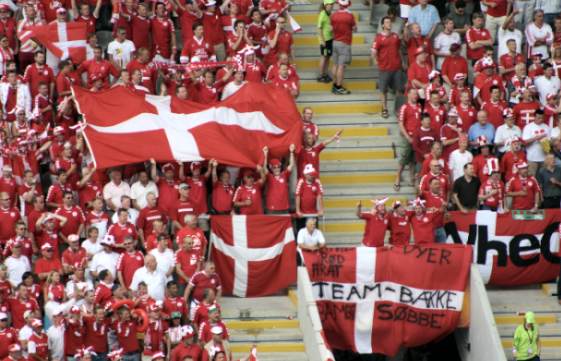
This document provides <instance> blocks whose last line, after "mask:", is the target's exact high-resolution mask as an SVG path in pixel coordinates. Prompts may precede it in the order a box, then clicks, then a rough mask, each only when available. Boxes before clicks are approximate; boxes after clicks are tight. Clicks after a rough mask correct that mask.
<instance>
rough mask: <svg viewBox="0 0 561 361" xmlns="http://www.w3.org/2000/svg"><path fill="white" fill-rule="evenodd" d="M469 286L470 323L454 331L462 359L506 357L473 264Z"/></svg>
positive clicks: (502, 360) (497, 360)
mask: <svg viewBox="0 0 561 361" xmlns="http://www.w3.org/2000/svg"><path fill="white" fill-rule="evenodd" d="M469 287H470V292H469V307H470V317H469V322H470V327H469V329H467V328H465V329H458V330H456V333H455V336H456V342H457V344H458V351H459V353H460V356H461V358H462V361H481V360H493V361H507V358H506V355H505V353H504V350H503V346H502V344H501V337H500V335H499V331H498V329H497V325H496V324H495V318H494V316H493V311H492V309H491V304H490V303H489V298H488V297H487V291H486V289H485V284H484V283H483V280H482V279H481V275H480V274H479V270H478V269H477V265H474V264H472V265H471V272H470V282H469Z"/></svg>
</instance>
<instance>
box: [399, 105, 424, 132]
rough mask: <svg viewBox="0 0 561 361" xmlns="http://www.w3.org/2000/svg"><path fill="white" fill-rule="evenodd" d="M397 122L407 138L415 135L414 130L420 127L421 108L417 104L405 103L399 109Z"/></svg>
mask: <svg viewBox="0 0 561 361" xmlns="http://www.w3.org/2000/svg"><path fill="white" fill-rule="evenodd" d="M399 121H400V122H401V123H403V127H404V128H405V130H406V131H407V134H409V136H411V137H412V136H413V134H415V131H416V129H418V127H420V125H421V106H420V105H419V104H417V103H415V104H410V103H405V104H403V105H402V106H401V108H400V109H399Z"/></svg>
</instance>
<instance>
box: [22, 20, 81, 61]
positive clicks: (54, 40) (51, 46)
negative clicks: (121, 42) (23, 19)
mask: <svg viewBox="0 0 561 361" xmlns="http://www.w3.org/2000/svg"><path fill="white" fill-rule="evenodd" d="M19 39H20V41H21V42H22V43H25V42H26V41H27V40H29V39H34V40H35V41H37V42H38V43H40V44H41V45H43V46H44V47H45V48H47V50H49V51H50V52H51V53H53V55H54V56H56V57H57V58H60V59H68V58H70V59H72V62H73V63H74V64H79V63H81V62H83V61H85V60H86V44H87V43H86V39H87V24H86V23H83V22H71V23H66V22H64V23H61V22H57V21H53V22H51V23H50V24H47V25H37V26H32V27H30V28H29V29H28V30H26V31H24V32H22V33H21V34H20V35H19Z"/></svg>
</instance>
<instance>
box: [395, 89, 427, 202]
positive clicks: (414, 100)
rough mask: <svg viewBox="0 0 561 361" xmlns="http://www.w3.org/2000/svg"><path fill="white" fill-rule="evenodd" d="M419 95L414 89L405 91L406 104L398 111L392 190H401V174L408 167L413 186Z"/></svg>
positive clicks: (419, 121)
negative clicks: (394, 171)
mask: <svg viewBox="0 0 561 361" xmlns="http://www.w3.org/2000/svg"><path fill="white" fill-rule="evenodd" d="M418 99H419V95H418V94H417V91H416V90H415V89H409V90H408V91H407V103H405V104H403V105H402V106H401V108H400V109H399V117H398V125H399V135H400V137H399V144H398V146H399V168H398V170H397V174H396V177H395V183H394V190H395V191H396V192H398V191H399V189H400V188H401V173H402V172H403V170H404V169H405V166H406V165H409V172H410V174H411V184H415V167H414V165H415V154H414V152H413V145H412V144H413V136H414V134H415V132H416V131H417V128H419V127H420V126H421V106H420V105H419V103H418Z"/></svg>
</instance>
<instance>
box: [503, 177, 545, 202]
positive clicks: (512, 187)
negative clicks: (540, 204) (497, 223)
mask: <svg viewBox="0 0 561 361" xmlns="http://www.w3.org/2000/svg"><path fill="white" fill-rule="evenodd" d="M522 190H525V191H526V195H525V196H514V197H512V207H511V208H512V209H532V208H534V205H535V199H536V198H535V197H536V193H541V191H542V190H541V188H540V185H539V183H538V181H537V180H536V178H534V177H532V176H527V177H525V178H522V177H520V175H515V176H514V177H512V178H511V179H510V180H509V181H508V183H507V184H506V193H509V192H520V191H522Z"/></svg>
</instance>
